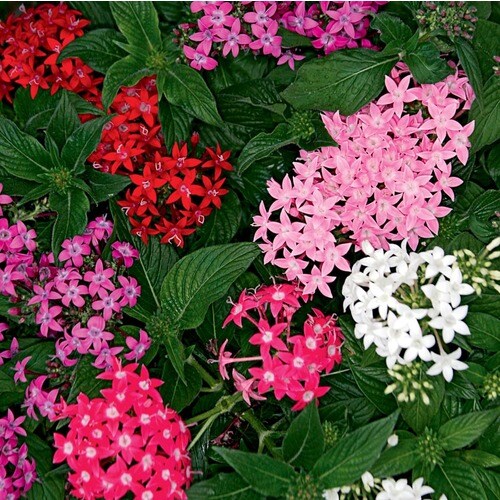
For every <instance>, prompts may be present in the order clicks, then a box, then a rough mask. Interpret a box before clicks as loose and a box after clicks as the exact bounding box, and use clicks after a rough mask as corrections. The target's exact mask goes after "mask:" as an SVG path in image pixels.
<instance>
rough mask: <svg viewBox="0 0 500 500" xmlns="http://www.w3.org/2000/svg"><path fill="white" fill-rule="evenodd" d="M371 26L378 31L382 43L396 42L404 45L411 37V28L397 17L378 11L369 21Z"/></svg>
mask: <svg viewBox="0 0 500 500" xmlns="http://www.w3.org/2000/svg"><path fill="white" fill-rule="evenodd" d="M371 28H373V29H374V30H378V31H380V33H381V35H380V39H381V40H382V41H383V42H384V43H386V44H387V43H390V42H397V43H399V44H400V45H401V46H403V45H404V43H405V42H407V41H408V40H409V39H410V38H411V37H412V32H411V29H410V28H409V27H408V26H407V25H406V24H405V23H404V22H403V21H402V20H401V19H400V18H399V17H396V16H393V15H392V14H388V13H387V12H379V13H378V14H377V15H376V16H375V18H374V19H373V21H372V22H371Z"/></svg>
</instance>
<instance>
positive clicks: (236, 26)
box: [217, 19, 251, 57]
mask: <svg viewBox="0 0 500 500" xmlns="http://www.w3.org/2000/svg"><path fill="white" fill-rule="evenodd" d="M217 39H218V41H222V42H225V43H224V46H223V49H222V55H223V56H224V57H227V55H228V54H229V52H231V54H232V55H233V57H236V56H237V55H238V54H239V51H240V47H241V46H246V45H249V44H250V42H251V38H250V37H249V36H248V35H245V34H244V33H241V23H240V20H239V19H236V20H235V21H234V23H233V24H232V26H231V29H230V30H229V29H225V28H223V29H219V30H217Z"/></svg>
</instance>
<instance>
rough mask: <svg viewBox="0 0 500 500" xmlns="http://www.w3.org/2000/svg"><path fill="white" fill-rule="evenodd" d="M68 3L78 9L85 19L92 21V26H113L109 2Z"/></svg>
mask: <svg viewBox="0 0 500 500" xmlns="http://www.w3.org/2000/svg"><path fill="white" fill-rule="evenodd" d="M69 3H70V4H71V6H72V7H74V8H75V9H77V10H79V11H80V12H81V13H82V14H83V17H84V18H85V19H90V20H91V21H92V28H113V27H114V26H115V21H114V19H113V15H112V14H111V8H110V5H109V2H87V1H82V2H75V1H71V2H69Z"/></svg>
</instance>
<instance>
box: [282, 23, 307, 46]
mask: <svg viewBox="0 0 500 500" xmlns="http://www.w3.org/2000/svg"><path fill="white" fill-rule="evenodd" d="M278 35H279V36H280V37H281V46H282V47H287V48H291V47H310V46H311V39H310V38H308V37H307V36H303V35H299V34H298V33H295V32H294V31H290V30H287V29H286V28H283V27H280V28H279V29H278Z"/></svg>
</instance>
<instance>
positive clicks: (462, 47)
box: [455, 38, 483, 98]
mask: <svg viewBox="0 0 500 500" xmlns="http://www.w3.org/2000/svg"><path fill="white" fill-rule="evenodd" d="M455 49H456V50H457V54H458V58H459V59H460V64H461V65H462V67H463V68H464V70H465V72H466V73H467V78H469V82H470V84H471V85H472V88H473V89H474V93H475V94H476V98H477V97H478V96H480V95H481V92H482V90H483V77H482V75H481V68H480V66H479V60H478V58H477V54H476V52H475V50H474V48H473V47H472V45H471V44H470V43H469V42H468V41H467V40H465V39H464V38H457V39H456V40H455Z"/></svg>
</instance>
